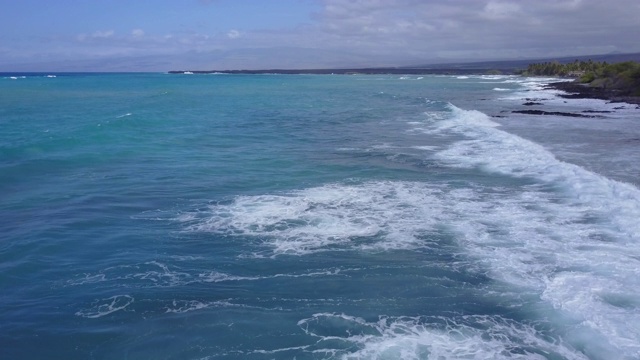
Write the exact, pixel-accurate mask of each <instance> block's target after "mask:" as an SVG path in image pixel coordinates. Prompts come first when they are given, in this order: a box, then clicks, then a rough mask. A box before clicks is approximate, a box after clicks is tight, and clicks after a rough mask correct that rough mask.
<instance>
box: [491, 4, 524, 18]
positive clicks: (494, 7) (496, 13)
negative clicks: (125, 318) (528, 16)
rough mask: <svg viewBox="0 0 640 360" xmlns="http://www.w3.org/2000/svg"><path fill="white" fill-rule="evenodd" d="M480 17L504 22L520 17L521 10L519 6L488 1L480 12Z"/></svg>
mask: <svg viewBox="0 0 640 360" xmlns="http://www.w3.org/2000/svg"><path fill="white" fill-rule="evenodd" d="M482 16H483V17H486V18H488V19H491V20H505V19H509V18H514V17H516V16H522V9H521V8H520V5H519V4H513V3H508V2H502V1H489V2H488V3H487V4H486V5H485V6H484V10H483V12H482Z"/></svg>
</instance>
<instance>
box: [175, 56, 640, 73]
mask: <svg viewBox="0 0 640 360" xmlns="http://www.w3.org/2000/svg"><path fill="white" fill-rule="evenodd" d="M589 59H591V60H593V61H606V62H610V63H615V62H622V61H640V53H631V54H617V53H615V54H604V55H585V56H567V57H561V58H537V59H519V60H497V61H479V62H462V63H442V64H426V65H416V66H402V67H372V68H339V69H260V70H244V69H243V70H172V71H169V73H170V74H185V73H186V74H189V73H192V74H324V75H327V74H336V75H354V74H371V75H379V74H397V75H426V74H434V75H469V74H505V75H510V74H516V73H518V72H519V71H522V70H523V69H526V68H527V66H528V65H529V64H531V63H540V62H550V61H558V62H560V63H562V64H565V63H570V62H572V61H575V60H585V61H587V60H589Z"/></svg>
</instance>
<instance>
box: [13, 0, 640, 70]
mask: <svg viewBox="0 0 640 360" xmlns="http://www.w3.org/2000/svg"><path fill="white" fill-rule="evenodd" d="M0 9H2V11H0V71H168V70H231V69H305V68H306V69H309V68H339V67H375V66H411V65H425V64H432V63H447V62H472V61H480V60H502V59H505V60H507V59H536V58H549V57H563V56H579V55H596V54H608V53H614V52H617V53H632V52H640V41H638V40H637V39H638V38H640V0H535V1H534V0H519V1H517V0H55V1H54V0H0Z"/></svg>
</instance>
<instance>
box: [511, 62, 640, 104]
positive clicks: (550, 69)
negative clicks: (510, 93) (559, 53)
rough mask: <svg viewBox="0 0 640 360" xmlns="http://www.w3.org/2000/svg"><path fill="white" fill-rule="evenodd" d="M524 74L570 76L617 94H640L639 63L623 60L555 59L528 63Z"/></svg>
mask: <svg viewBox="0 0 640 360" xmlns="http://www.w3.org/2000/svg"><path fill="white" fill-rule="evenodd" d="M521 74H522V75H525V76H536V75H546V76H570V77H575V78H578V81H579V82H581V83H584V84H589V86H592V87H599V88H603V89H607V90H614V91H616V92H617V93H618V94H619V95H630V96H640V63H638V62H635V61H625V62H621V63H616V64H608V63H607V62H606V61H605V62H594V61H591V60H589V61H578V60H576V61H574V62H571V63H567V64H561V63H559V62H557V61H553V62H545V63H537V64H530V65H529V66H528V67H527V69H526V70H524V71H522V72H521Z"/></svg>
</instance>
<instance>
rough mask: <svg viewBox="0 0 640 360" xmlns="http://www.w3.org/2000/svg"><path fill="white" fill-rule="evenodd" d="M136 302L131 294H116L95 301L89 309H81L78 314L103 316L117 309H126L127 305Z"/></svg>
mask: <svg viewBox="0 0 640 360" xmlns="http://www.w3.org/2000/svg"><path fill="white" fill-rule="evenodd" d="M133 302H134V298H133V297H132V296H129V295H116V296H112V297H110V298H107V299H102V300H98V301H96V302H94V304H93V306H92V307H90V308H88V309H83V310H79V311H77V312H76V316H82V317H86V318H90V319H95V318H99V317H103V316H106V315H109V314H111V313H114V312H116V311H120V310H124V309H126V308H127V306H129V305H131V304H132V303H133Z"/></svg>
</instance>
